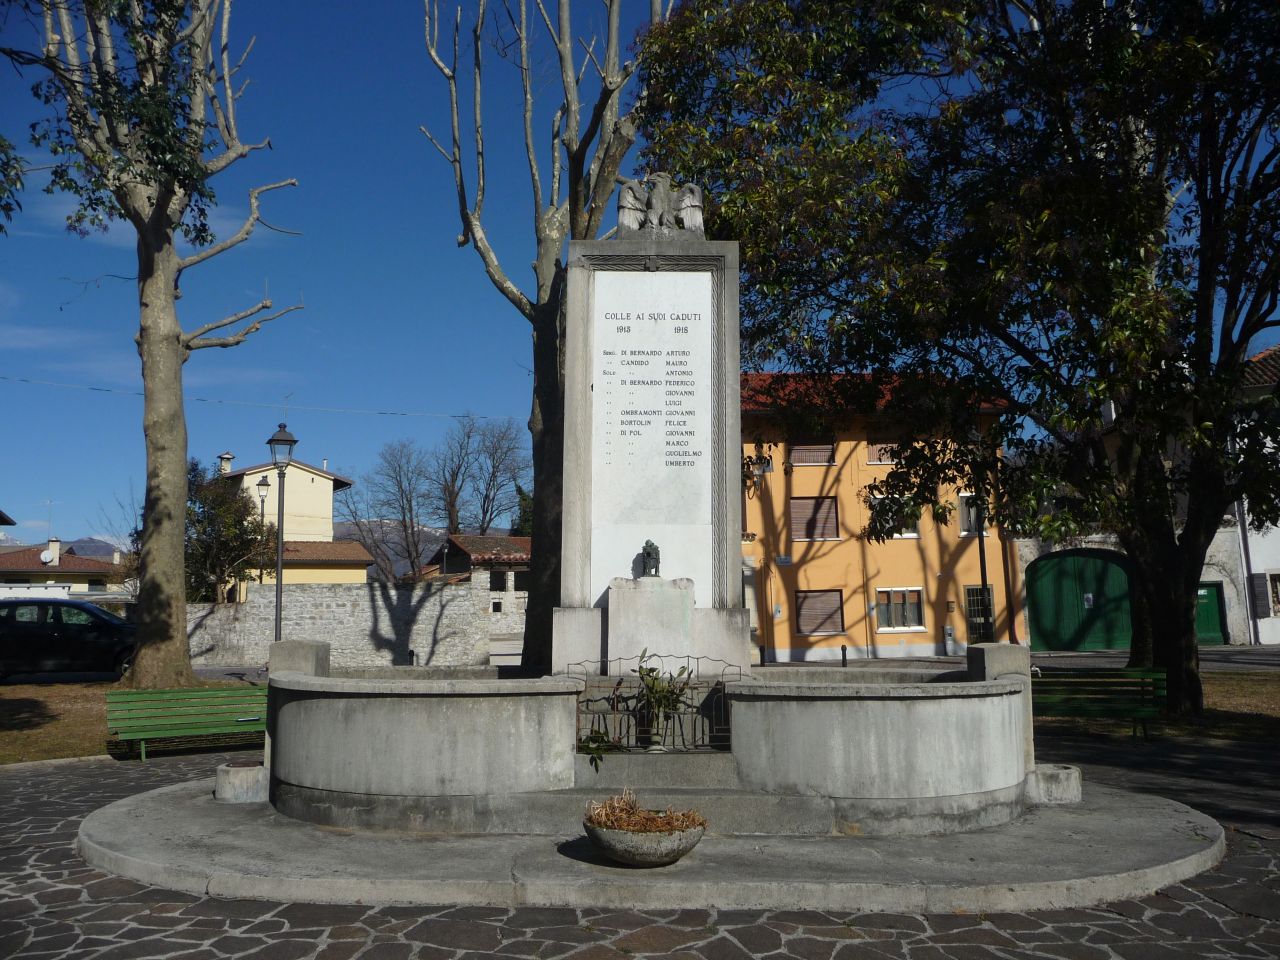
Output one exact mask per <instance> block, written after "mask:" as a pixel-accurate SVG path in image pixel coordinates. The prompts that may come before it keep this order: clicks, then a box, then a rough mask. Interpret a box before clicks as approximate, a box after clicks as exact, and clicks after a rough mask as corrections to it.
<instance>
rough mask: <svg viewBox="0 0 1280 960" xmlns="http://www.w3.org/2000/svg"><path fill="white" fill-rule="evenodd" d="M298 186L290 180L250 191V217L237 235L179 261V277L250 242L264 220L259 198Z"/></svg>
mask: <svg viewBox="0 0 1280 960" xmlns="http://www.w3.org/2000/svg"><path fill="white" fill-rule="evenodd" d="M297 185H298V181H297V180H293V179H290V180H281V181H280V182H279V183H269V184H267V185H266V186H263V187H254V188H253V189H252V190H250V191H249V216H248V217H246V218H245V221H244V223H242V224H241V225H240V229H239V230H237V231H236V232H235V233H233V234H232V235H231V236H229V237H227V239H225V240H223V241H222V242H221V243H216V244H214V245H213V246H212V247H206V248H205V249H204V250H200V251H199V252H197V253H193V254H192V255H191V256H189V257H185V258H183V259H182V260H179V261H178V274H179V276H181V274H182V271H183V270H186V269H187V268H188V267H194V266H196V264H199V263H204V261H206V260H210V259H212V258H213V257H216V256H217V255H218V254H220V253H225V252H226V251H227V250H230V249H231V248H232V247H234V246H238V245H239V244H241V243H244V242H245V241H246V240H248V239H249V235H250V234H252V233H253V228H254V227H255V226H257V225H258V223H259V222H260V221H261V219H262V218H261V217H260V216H259V214H258V206H259V200H258V198H259V197H261V196H262V194H264V193H266V192H268V191H269V190H278V189H280V188H281V187H296V186H297Z"/></svg>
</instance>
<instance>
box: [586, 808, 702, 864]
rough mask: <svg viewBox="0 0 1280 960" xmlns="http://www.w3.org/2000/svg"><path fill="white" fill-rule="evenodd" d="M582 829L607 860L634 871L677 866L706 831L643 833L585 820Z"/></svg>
mask: <svg viewBox="0 0 1280 960" xmlns="http://www.w3.org/2000/svg"><path fill="white" fill-rule="evenodd" d="M655 813H661V811H655ZM582 828H583V829H584V830H585V831H586V832H587V836H588V837H590V838H591V842H592V843H594V844H595V845H596V847H597V849H599V850H600V852H601V853H603V854H604V855H605V856H606V857H608V858H609V859H610V860H616V861H617V862H618V863H625V864H627V865H628V866H632V867H665V866H667V865H668V864H672V863H675V862H676V861H677V860H679V859H680V858H681V857H683V856H684V855H685V854H686V853H688V852H689V851H690V850H692V849H693V848H694V847H696V846H697V845H698V841H699V840H701V839H702V834H703V832H704V831H705V829H706V828H705V827H691V828H689V829H688V830H671V831H667V832H644V833H641V832H639V831H635V830H609V829H607V828H605V827H597V826H595V825H594V824H591V823H588V822H586V821H585V820H584V821H583V823H582Z"/></svg>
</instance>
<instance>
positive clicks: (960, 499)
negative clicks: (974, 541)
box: [956, 490, 991, 537]
mask: <svg viewBox="0 0 1280 960" xmlns="http://www.w3.org/2000/svg"><path fill="white" fill-rule="evenodd" d="M976 496H977V494H976V493H971V492H970V491H968V490H961V491H960V492H959V493H957V494H956V513H957V515H958V516H959V517H960V536H962V537H976V536H977V535H978V531H976V530H966V529H965V528H964V501H965V499H966V498H973V497H976ZM982 519H983V524H982V535H983V536H984V537H986V536H989V535H990V533H991V531H990V530H989V529H988V528H989V527H990V526H991V519H990V516H989V515H988V514H987V512H986V511H985V510H984V511H983V516H982Z"/></svg>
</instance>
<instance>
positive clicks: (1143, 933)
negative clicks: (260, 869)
mask: <svg viewBox="0 0 1280 960" xmlns="http://www.w3.org/2000/svg"><path fill="white" fill-rule="evenodd" d="M1039 749H1040V758H1041V759H1042V760H1045V761H1048V760H1054V761H1064V762H1080V763H1081V765H1082V766H1083V767H1084V768H1085V777H1086V783H1088V782H1089V781H1090V780H1095V781H1096V782H1105V783H1113V784H1116V785H1121V786H1127V787H1130V788H1132V789H1140V790H1151V791H1154V792H1159V793H1164V794H1166V795H1168V796H1171V797H1173V798H1174V799H1178V800H1181V801H1183V802H1186V803H1190V804H1192V805H1196V804H1197V803H1198V801H1203V803H1202V804H1201V805H1202V806H1203V807H1204V808H1206V809H1208V810H1210V811H1211V812H1214V813H1216V815H1218V816H1219V817H1220V818H1222V820H1223V822H1224V824H1225V825H1227V826H1228V827H1235V829H1232V830H1230V831H1229V839H1228V843H1229V854H1228V857H1227V859H1226V860H1225V861H1224V863H1223V864H1222V866H1221V867H1220V868H1219V869H1217V870H1215V871H1212V872H1210V873H1208V874H1204V875H1202V876H1200V877H1197V878H1195V879H1193V880H1191V881H1188V882H1187V883H1185V884H1180V885H1178V886H1175V887H1171V888H1169V889H1167V890H1165V891H1162V892H1161V893H1160V894H1157V895H1155V896H1152V897H1148V898H1145V899H1143V900H1140V901H1121V902H1117V903H1111V904H1107V905H1105V906H1103V907H1099V908H1096V909H1092V910H1070V911H1046V912H1040V913H1028V914H992V915H986V916H981V915H950V914H948V915H908V914H874V915H855V916H848V915H843V914H841V915H829V914H823V913H798V912H780V911H774V912H755V911H752V912H727V911H706V910H684V911H656V912H639V911H612V912H606V911H601V910H556V909H533V908H526V909H516V910H505V909H490V908H476V907H468V908H453V909H449V908H418V907H378V906H338V907H334V906H313V905H306V904H289V903H277V902H265V901H250V900H217V899H212V898H207V897H205V898H201V897H194V896H188V895H185V894H178V893H173V892H171V891H166V890H161V889H158V888H155V887H146V886H142V885H140V884H136V883H133V882H131V881H127V880H121V879H118V878H114V877H110V876H106V875H104V874H102V873H99V872H98V871H96V870H93V869H92V868H90V867H88V866H86V865H85V864H84V862H83V861H81V860H80V859H79V858H78V857H77V856H76V855H75V853H74V849H73V844H74V840H75V835H76V829H77V826H78V824H79V822H80V820H81V818H82V817H83V816H84V815H85V814H86V813H87V812H88V811H90V810H93V809H95V808H97V807H99V806H101V805H103V804H105V803H108V802H110V801H112V800H115V799H118V798H120V797H124V796H129V795H131V794H133V793H136V792H139V791H142V790H149V789H152V788H154V787H157V786H161V785H163V784H167V783H174V782H178V781H181V780H186V779H193V778H197V777H206V776H209V775H211V772H212V770H213V768H214V767H215V766H216V765H217V764H218V763H220V762H223V761H224V760H225V759H226V756H225V755H214V754H205V755H199V756H188V757H176V758H166V757H161V758H155V759H152V760H150V761H148V762H147V763H146V764H140V763H137V762H131V763H117V762H115V761H109V760H82V761H69V762H65V763H56V764H46V765H39V766H26V767H15V768H7V769H0V958H5V957H23V958H49V960H53V958H62V957H73V958H76V960H80V958H85V960H131V958H145V957H157V958H169V960H219V958H227V957H235V958H249V957H252V958H255V960H301V958H309V957H316V958H324V960H351V958H354V960H412V958H420V960H437V958H440V960H444V958H459V960H463V958H465V960H470V958H479V957H492V956H506V957H533V958H548V960H550V958H560V957H575V958H581V960H596V958H610V957H618V958H621V957H639V956H646V955H653V956H673V957H687V958H693V960H697V958H701V960H734V958H743V957H748V956H770V957H776V958H779V960H781V958H789V957H795V958H799V960H884V958H902V960H979V958H1003V960H1030V958H1040V960H1077V958H1078V960H1095V958H1096V960H1108V958H1122V960H1164V958H1170V960H1173V958H1192V957H1202V958H1225V957H1242V958H1255V957H1256V958H1268V957H1270V958H1280V782H1278V780H1277V760H1276V759H1275V757H1274V756H1272V755H1270V754H1266V753H1263V752H1261V751H1254V750H1242V749H1238V748H1215V747H1210V746H1204V745H1201V746H1196V747H1189V746H1185V745H1177V744H1166V743H1161V742H1159V741H1156V742H1153V743H1149V744H1145V743H1138V744H1132V743H1130V742H1129V741H1128V740H1117V741H1115V742H1114V743H1112V742H1110V741H1099V740H1088V741H1084V740H1070V739H1065V738H1062V739H1054V740H1042V741H1041V743H1040V745H1039Z"/></svg>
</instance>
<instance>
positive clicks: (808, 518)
mask: <svg viewBox="0 0 1280 960" xmlns="http://www.w3.org/2000/svg"><path fill="white" fill-rule="evenodd" d="M839 538H840V514H839V509H838V508H837V506H836V498H835V497H793V498H792V499H791V539H792V540H838V539H839Z"/></svg>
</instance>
